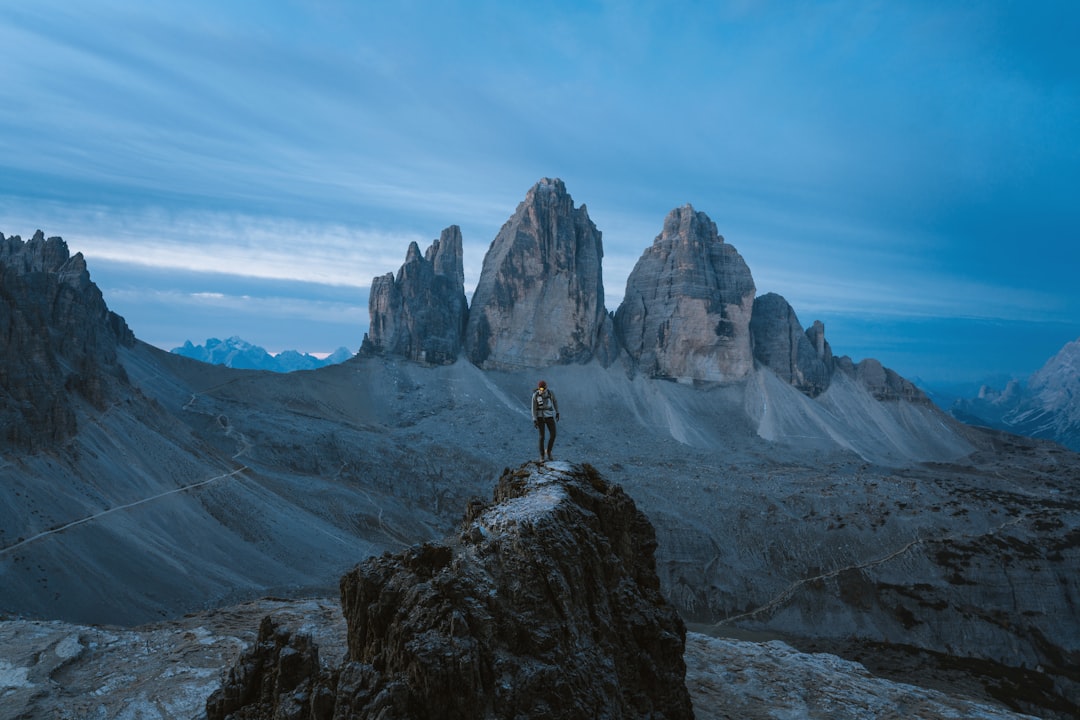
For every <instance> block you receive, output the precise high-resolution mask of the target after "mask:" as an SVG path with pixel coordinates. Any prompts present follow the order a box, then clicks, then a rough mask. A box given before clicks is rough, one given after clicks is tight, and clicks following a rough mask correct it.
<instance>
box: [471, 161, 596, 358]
mask: <svg viewBox="0 0 1080 720" xmlns="http://www.w3.org/2000/svg"><path fill="white" fill-rule="evenodd" d="M603 256H604V250H603V246H602V245H601V240H600V231H599V230H597V229H596V225H594V224H593V222H592V220H590V219H589V213H588V211H587V210H586V208H585V206H584V205H582V206H581V207H578V208H575V207H574V201H573V199H572V198H571V197H570V194H569V193H568V192H567V191H566V186H565V185H564V184H563V181H562V180H558V179H555V180H552V179H549V178H544V179H542V180H541V181H540V182H538V183H537V184H536V185H534V186H533V187H532V188H531V189H530V190H529V192H528V193H527V194H526V195H525V200H524V201H522V202H521V203H520V204H519V205H518V207H517V210H516V211H515V212H514V214H513V215H512V216H511V217H510V219H509V220H507V221H506V223H505V224H504V225H503V226H502V229H501V230H499V233H498V235H496V236H495V240H493V241H492V243H491V247H490V248H489V249H488V252H487V254H486V255H485V256H484V264H483V268H482V269H481V271H480V279H479V281H478V282H477V285H476V291H475V292H474V293H473V299H472V305H471V306H470V309H469V325H468V330H467V333H466V338H465V346H466V350H467V352H468V355H469V359H470V360H472V361H473V362H474V363H475V364H477V365H479V366H480V367H484V368H508V369H512V368H521V367H545V366H548V365H554V364H558V363H569V362H585V361H588V360H590V359H592V358H593V357H597V358H599V359H601V360H605V359H607V357H608V356H609V355H610V353H611V338H610V333H611V325H610V319H609V318H608V315H607V312H606V311H605V309H604V280H603V273H602V269H601V263H602V260H603Z"/></svg>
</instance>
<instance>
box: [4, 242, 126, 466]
mask: <svg viewBox="0 0 1080 720" xmlns="http://www.w3.org/2000/svg"><path fill="white" fill-rule="evenodd" d="M0 277H2V282H0V363H2V365H0V437H2V438H3V439H4V441H6V442H8V443H10V444H11V445H13V446H18V447H22V448H26V449H30V450H37V449H40V448H43V447H45V446H47V445H50V444H53V443H56V442H60V441H63V440H64V439H65V438H68V437H70V436H72V435H73V434H74V433H75V431H76V420H75V406H74V398H73V394H74V395H76V396H78V397H81V398H83V399H85V400H87V401H89V402H90V403H91V404H93V405H94V406H96V407H98V408H99V409H100V408H103V407H104V406H105V403H106V401H107V399H108V398H109V396H110V392H111V390H110V388H111V387H112V386H113V385H114V384H115V383H117V382H119V383H125V384H126V382H127V375H126V373H125V371H124V368H123V366H122V365H121V364H120V363H119V361H118V359H117V346H118V345H120V344H124V345H131V344H132V343H134V341H135V338H134V336H133V335H132V333H131V331H130V330H129V329H128V327H127V323H125V322H124V319H123V318H122V317H120V316H119V315H116V314H115V313H113V312H110V311H109V309H108V308H107V307H106V305H105V301H104V299H103V298H102V296H101V291H100V290H99V289H98V287H97V285H95V284H94V283H92V282H91V281H90V274H89V273H88V272H87V270H86V262H85V260H84V259H83V256H82V253H76V254H75V255H74V256H72V255H70V254H69V252H68V247H67V244H66V243H65V242H64V241H63V240H62V239H61V238H59V237H51V238H49V239H47V240H46V239H45V236H44V234H43V233H42V232H41V231H40V230H39V231H37V233H35V234H34V237H32V238H31V239H30V240H29V241H27V242H25V243H24V242H23V241H22V238H20V237H19V236H17V235H15V236H12V237H7V238H5V237H4V236H3V235H2V234H0Z"/></svg>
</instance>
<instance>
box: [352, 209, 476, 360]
mask: <svg viewBox="0 0 1080 720" xmlns="http://www.w3.org/2000/svg"><path fill="white" fill-rule="evenodd" d="M368 309H369V311H370V315H371V324H370V329H369V330H368V333H367V335H365V337H364V343H363V345H362V346H361V350H362V351H367V352H387V353H390V354H393V355H400V356H402V357H406V358H408V359H410V360H415V361H417V362H427V363H433V364H447V363H452V362H454V361H455V360H457V357H458V354H459V353H460V352H461V348H462V343H463V340H464V334H465V326H466V323H467V322H468V317H469V307H468V301H467V300H466V298H465V270H464V265H463V260H462V239H461V228H459V227H458V226H457V225H452V226H450V227H448V228H446V229H445V230H443V231H442V234H441V235H440V236H439V239H438V240H435V241H433V242H432V244H431V246H430V247H428V249H427V250H426V251H425V252H424V254H423V255H421V254H420V248H419V246H418V245H417V244H416V243H411V244H410V245H409V250H408V252H407V253H406V256H405V263H404V264H403V265H402V266H401V268H400V269H399V270H398V272H397V276H396V277H395V276H394V275H392V274H389V273H387V274H386V275H382V276H380V277H376V278H375V279H373V280H372V282H371V292H370V294H369V296H368Z"/></svg>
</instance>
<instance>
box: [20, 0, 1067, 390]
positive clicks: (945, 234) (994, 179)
mask: <svg viewBox="0 0 1080 720" xmlns="http://www.w3.org/2000/svg"><path fill="white" fill-rule="evenodd" d="M1076 37H1080V4H1078V3H1075V2H1037V1H1036V2H1007V1H1005V0H1001V1H992V0H991V1H987V2H920V1H918V0H912V1H910V2H873V1H871V0H860V1H851V2H826V1H823V2H755V1H754V0H741V1H736V2H728V3H724V2H701V3H694V2H683V3H678V2H655V3H649V2H618V3H616V2H611V3H608V2H577V3H570V2H548V3H516V2H409V1H408V0H405V1H401V2H394V3H374V2H370V3H369V2H333V1H329V0H327V1H321V2H320V1H318V0H313V1H309V2H273V1H269V0H265V1H261V2H239V1H236V2H201V1H198V0H196V1H188V2H182V3H181V2H170V1H167V0H163V1H155V2H112V1H110V0H97V1H95V2H92V3H71V2H67V1H66V0H65V1H63V2H56V1H53V0H35V2H33V3H29V2H25V3H22V2H7V3H3V4H0V47H2V48H3V49H4V51H3V53H2V54H0V232H3V233H5V234H6V235H13V234H17V235H22V236H23V237H24V238H26V237H28V236H29V235H31V234H32V233H33V232H34V230H36V229H38V228H41V229H42V230H44V231H45V233H46V234H47V235H61V236H63V237H64V238H65V240H67V241H68V244H69V246H70V247H71V249H72V251H73V252H76V251H78V252H82V253H83V254H84V255H85V256H86V258H87V262H88V264H89V267H90V273H91V277H92V278H93V279H94V281H95V282H96V283H97V284H98V285H99V286H100V287H101V289H102V292H103V293H104V295H105V299H106V301H107V302H108V303H109V306H110V307H111V308H112V309H113V310H115V311H116V312H118V313H120V314H121V315H123V316H124V317H125V318H127V320H128V323H129V324H130V325H131V327H132V329H133V330H134V332H135V334H136V335H137V336H138V337H139V338H141V339H143V340H146V341H147V342H150V343H152V344H155V345H158V346H160V347H163V348H166V349H169V348H172V347H175V346H177V345H180V344H182V343H183V341H184V340H189V339H190V340H193V341H194V342H196V343H199V342H202V341H204V340H205V339H206V338H207V337H227V336H230V335H239V336H241V337H243V338H245V339H246V340H249V341H251V342H254V343H256V344H259V345H262V346H264V347H266V348H267V349H268V350H270V351H271V352H277V351H280V350H284V349H289V348H294V349H298V350H301V351H306V352H316V353H327V352H331V351H332V350H334V349H335V348H337V347H339V346H346V347H349V348H350V349H352V350H355V349H356V348H357V347H358V346H359V342H360V339H361V338H362V336H363V333H364V331H365V330H366V328H367V323H368V313H367V288H368V286H369V284H370V282H371V279H372V277H374V276H376V275H381V274H384V273H387V272H396V271H397V269H398V267H399V266H400V265H401V263H402V261H403V260H404V258H405V251H406V248H407V246H408V243H409V242H410V241H413V240H415V241H417V242H418V243H419V244H420V245H421V247H422V248H423V247H426V246H427V245H428V244H429V243H430V242H431V240H432V239H434V238H436V237H438V235H439V232H440V231H441V230H442V229H443V228H444V227H446V226H448V225H451V224H458V225H460V226H461V228H462V232H463V235H464V239H465V266H466V267H465V270H466V285H467V288H466V289H467V291H471V289H472V286H473V285H474V284H475V282H476V279H477V277H478V275H479V271H480V266H481V263H482V261H483V255H484V253H485V252H486V250H487V248H488V246H489V245H490V243H491V240H492V239H493V238H494V237H495V234H496V233H497V232H498V229H499V227H500V226H501V225H502V223H504V222H505V221H506V220H507V218H508V217H509V216H510V215H511V214H512V213H513V211H514V208H515V207H516V205H517V203H518V202H520V201H521V200H522V198H523V197H524V195H525V192H526V191H527V190H528V189H529V187H531V186H532V185H533V184H534V183H535V182H536V181H537V180H539V179H540V178H542V177H560V178H562V179H563V180H564V181H565V182H566V185H567V188H568V190H569V191H570V193H571V195H573V197H574V200H575V202H576V203H577V204H586V205H587V206H588V209H589V214H590V217H591V218H592V219H593V221H594V222H595V223H596V224H597V226H598V227H599V229H600V230H601V231H602V232H603V241H604V251H605V257H604V281H605V289H606V291H607V304H608V308H609V309H611V310H614V309H615V307H616V306H617V305H618V302H619V301H620V300H621V297H622V293H623V291H624V288H625V282H626V277H627V275H628V274H629V272H630V270H631V269H632V268H633V265H634V263H635V262H636V260H637V258H638V257H639V256H640V255H641V253H642V251H643V250H644V249H645V248H646V247H647V246H648V245H650V244H651V243H652V241H653V239H654V238H655V236H656V235H657V234H658V233H659V232H660V229H661V226H662V222H663V218H664V216H665V215H666V214H667V213H668V211H670V210H671V209H672V208H674V207H677V206H681V205H683V204H685V203H691V204H693V205H694V207H695V208H696V209H697V210H701V211H704V212H706V213H707V214H708V215H709V216H710V217H711V218H712V219H713V220H714V221H715V222H716V224H717V226H718V228H719V230H720V232H721V234H722V235H723V236H724V237H725V239H726V240H727V241H728V242H729V243H731V244H732V245H733V246H734V247H735V248H737V249H738V250H739V252H740V253H741V254H742V255H743V257H744V258H745V259H746V261H747V263H748V264H749V266H750V269H751V272H752V273H753V275H754V279H755V282H756V284H757V288H758V293H759V294H763V293H765V292H777V293H779V294H781V295H783V296H784V297H785V298H787V300H788V301H789V302H790V303H791V305H792V306H793V307H794V308H795V311H796V313H797V314H798V316H799V319H800V321H801V322H802V324H803V325H804V326H808V325H809V324H810V323H812V322H813V321H814V320H816V319H820V320H822V321H823V322H825V325H826V337H827V338H828V340H829V342H830V343H831V344H832V347H833V350H834V352H836V353H838V354H846V355H850V356H852V357H853V358H854V359H855V360H860V359H863V358H866V357H875V358H877V359H879V360H881V361H882V362H883V363H884V364H886V365H887V366H890V367H893V368H894V369H896V370H897V371H899V372H901V374H904V375H906V376H908V377H913V378H914V377H917V378H923V379H926V380H932V381H945V380H957V381H959V380H971V379H978V378H981V377H983V376H988V375H993V374H1001V375H1007V376H1016V377H1026V376H1027V375H1028V374H1030V373H1031V372H1033V371H1034V370H1036V369H1037V368H1038V367H1039V366H1041V365H1042V364H1043V362H1045V360H1047V359H1048V358H1049V357H1050V356H1051V355H1053V354H1054V353H1055V352H1056V351H1057V350H1058V349H1060V348H1061V347H1062V346H1063V345H1064V344H1065V343H1067V342H1069V341H1071V340H1074V339H1076V338H1077V337H1080V289H1078V288H1080V283H1078V282H1077V274H1078V269H1080V249H1078V248H1080V242H1078V241H1080V237H1078V235H1080V230H1078V228H1080V202H1077V200H1076V198H1075V195H1076V194H1077V188H1078V187H1080V183H1078V180H1080V143H1078V142H1077V139H1078V138H1080V52H1078V51H1077V50H1075V49H1074V46H1075V38H1076Z"/></svg>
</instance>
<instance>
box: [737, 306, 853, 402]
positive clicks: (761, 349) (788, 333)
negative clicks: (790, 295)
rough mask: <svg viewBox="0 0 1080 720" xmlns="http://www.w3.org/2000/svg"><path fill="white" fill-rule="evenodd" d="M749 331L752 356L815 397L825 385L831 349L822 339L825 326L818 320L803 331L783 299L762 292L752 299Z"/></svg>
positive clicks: (827, 384)
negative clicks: (752, 311) (752, 310)
mask: <svg viewBox="0 0 1080 720" xmlns="http://www.w3.org/2000/svg"><path fill="white" fill-rule="evenodd" d="M750 333H751V335H752V336H753V340H754V359H755V360H757V361H758V362H759V363H761V364H762V365H765V366H766V367H768V368H769V369H771V370H772V371H773V372H775V373H776V374H777V375H778V376H780V378H781V379H783V380H785V381H786V382H788V383H790V384H791V385H793V386H795V387H796V388H798V389H799V390H801V391H802V392H804V393H806V394H807V395H809V396H810V397H817V396H818V395H820V394H821V393H822V392H824V391H825V389H826V388H827V387H829V380H830V378H831V377H832V364H833V357H832V348H830V347H829V343H828V342H826V341H825V326H824V325H823V324H822V323H821V322H820V321H817V322H815V323H814V325H813V326H812V327H811V328H810V330H808V331H806V332H803V329H802V325H800V324H799V318H798V317H797V316H796V315H795V310H794V308H792V307H791V305H789V304H788V302H787V300H785V299H784V298H783V297H781V296H780V295H777V294H776V293H766V294H765V295H762V296H761V297H758V298H755V300H754V313H753V316H752V317H751V318H750Z"/></svg>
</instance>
